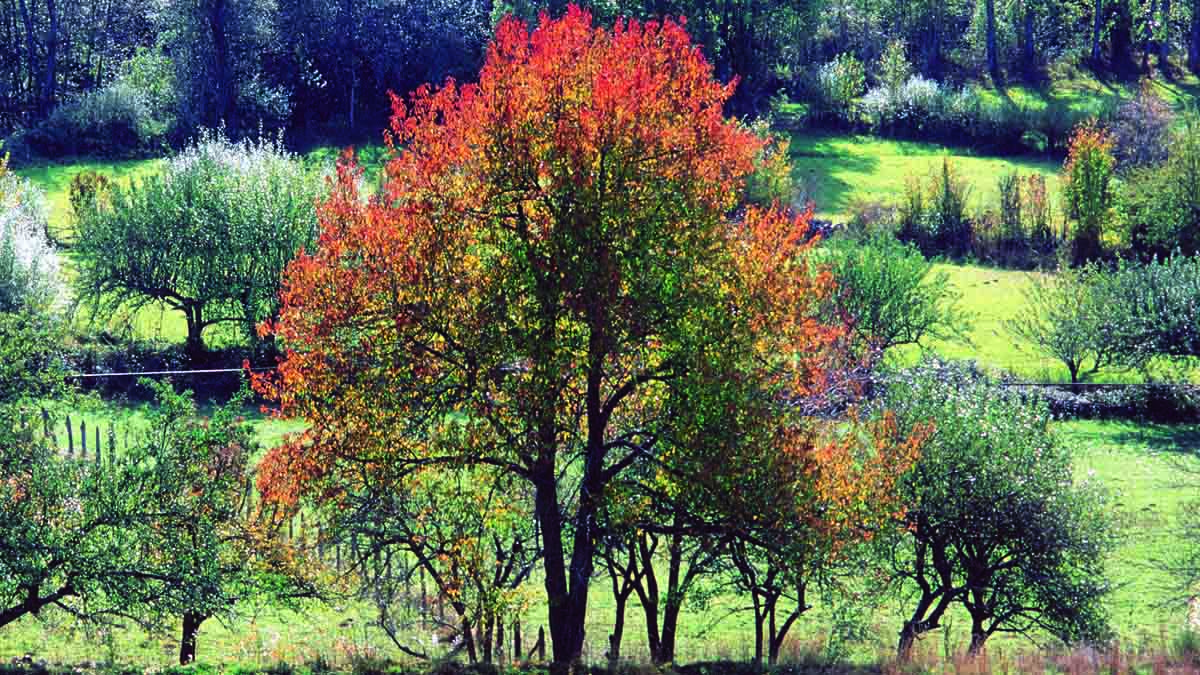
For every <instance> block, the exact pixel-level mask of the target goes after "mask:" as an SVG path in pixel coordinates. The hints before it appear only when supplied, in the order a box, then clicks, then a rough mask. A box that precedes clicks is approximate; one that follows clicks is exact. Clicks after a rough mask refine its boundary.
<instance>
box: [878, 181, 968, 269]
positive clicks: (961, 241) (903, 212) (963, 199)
mask: <svg viewBox="0 0 1200 675" xmlns="http://www.w3.org/2000/svg"><path fill="white" fill-rule="evenodd" d="M967 195H968V187H967V184H966V183H965V182H964V181H963V180H962V179H960V178H959V177H958V175H957V173H956V172H955V170H954V167H953V165H952V164H951V163H950V160H949V159H943V160H942V168H941V171H938V172H937V173H935V174H934V175H932V176H930V177H929V179H928V183H927V185H925V186H922V185H921V182H920V181H919V180H917V179H915V178H910V179H909V181H908V184H907V186H906V188H905V195H904V199H903V201H902V203H901V206H900V210H899V211H900V212H899V230H898V232H897V236H898V237H899V238H900V239H901V240H902V241H908V242H912V243H914V244H916V245H917V247H918V248H920V250H921V252H922V253H924V254H925V255H927V256H933V255H947V256H951V257H955V258H961V257H963V256H965V255H966V253H967V252H968V251H969V250H970V249H971V239H972V224H971V220H970V218H969V217H968V216H967Z"/></svg>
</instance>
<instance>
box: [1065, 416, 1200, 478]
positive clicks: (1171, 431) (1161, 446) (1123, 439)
mask: <svg viewBox="0 0 1200 675" xmlns="http://www.w3.org/2000/svg"><path fill="white" fill-rule="evenodd" d="M1071 435H1072V436H1074V437H1079V438H1085V439H1087V440H1090V441H1095V442H1099V443H1103V444H1105V445H1119V446H1127V445H1129V446H1139V447H1144V448H1146V449H1147V450H1150V451H1151V452H1154V453H1166V454H1171V455H1177V456H1179V457H1180V458H1181V459H1182V458H1188V457H1194V458H1198V459H1200V424H1162V423H1144V424H1138V425H1133V424H1128V423H1125V424H1121V425H1120V427H1119V428H1117V429H1104V430H1102V431H1074V432H1072V434H1071ZM1192 470H1193V471H1196V472H1200V467H1193V468H1192Z"/></svg>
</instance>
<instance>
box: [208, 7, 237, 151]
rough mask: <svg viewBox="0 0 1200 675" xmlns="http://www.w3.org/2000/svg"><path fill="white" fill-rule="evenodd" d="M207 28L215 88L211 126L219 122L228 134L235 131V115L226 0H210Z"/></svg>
mask: <svg viewBox="0 0 1200 675" xmlns="http://www.w3.org/2000/svg"><path fill="white" fill-rule="evenodd" d="M208 10H209V11H208V28H209V30H210V31H211V33H212V45H213V53H212V57H213V67H214V72H213V79H214V85H215V86H216V101H215V103H216V110H214V111H213V112H214V115H215V118H214V119H212V120H211V122H212V124H213V126H214V127H215V126H217V125H218V124H220V123H221V122H224V123H225V125H226V126H227V127H228V128H229V130H230V132H233V133H236V131H237V114H236V110H235V106H234V93H233V76H232V73H231V69H230V65H229V36H228V33H227V27H228V21H229V5H228V3H227V0H212V3H211V4H210V5H209V7H208Z"/></svg>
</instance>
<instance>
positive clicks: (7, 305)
mask: <svg viewBox="0 0 1200 675" xmlns="http://www.w3.org/2000/svg"><path fill="white" fill-rule="evenodd" d="M59 271H60V263H59V258H58V252H57V251H56V250H55V249H54V246H53V245H51V243H50V241H49V240H48V239H47V236H46V206H45V199H44V197H43V195H42V192H41V191H40V190H38V189H37V188H36V187H35V186H34V185H33V184H32V183H30V182H29V181H28V180H25V179H23V178H21V177H19V176H17V175H16V174H14V173H12V172H10V171H8V170H7V168H6V167H4V166H3V165H2V164H0V312H18V311H23V310H30V311H45V310H49V309H51V308H53V307H55V306H56V305H58V304H59V302H60V301H61V300H62V299H63V298H64V293H63V286H62V283H61V281H62V280H61V278H60V275H59Z"/></svg>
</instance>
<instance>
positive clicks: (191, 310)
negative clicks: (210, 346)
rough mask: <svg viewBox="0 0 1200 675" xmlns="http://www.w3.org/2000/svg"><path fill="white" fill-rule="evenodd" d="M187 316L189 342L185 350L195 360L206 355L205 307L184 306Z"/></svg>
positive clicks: (195, 305)
mask: <svg viewBox="0 0 1200 675" xmlns="http://www.w3.org/2000/svg"><path fill="white" fill-rule="evenodd" d="M183 313H184V316H186V317H187V342H186V343H185V344H184V351H185V352H186V353H187V355H188V358H190V359H192V360H193V361H195V360H197V359H199V358H200V357H202V356H203V355H204V307H203V305H197V304H191V305H187V306H185V307H184V308H183Z"/></svg>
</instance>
